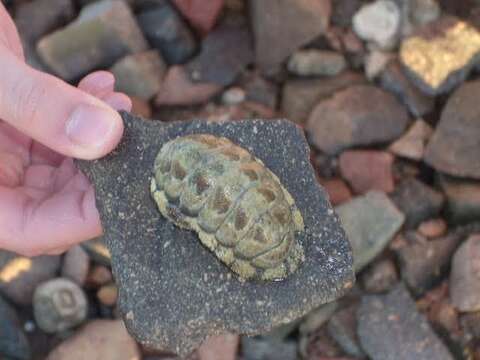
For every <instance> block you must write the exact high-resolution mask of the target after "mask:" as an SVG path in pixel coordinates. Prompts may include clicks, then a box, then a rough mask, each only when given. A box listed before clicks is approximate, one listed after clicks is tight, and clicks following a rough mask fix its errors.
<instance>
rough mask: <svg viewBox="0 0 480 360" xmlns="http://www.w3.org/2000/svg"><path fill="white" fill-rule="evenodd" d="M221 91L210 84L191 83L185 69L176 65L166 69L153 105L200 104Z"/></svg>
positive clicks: (218, 86)
mask: <svg viewBox="0 0 480 360" xmlns="http://www.w3.org/2000/svg"><path fill="white" fill-rule="evenodd" d="M221 89H222V87H221V86H220V85H216V84H212V83H193V82H192V81H191V80H190V78H189V77H188V74H187V72H186V71H185V68H184V67H182V66H177V65H176V66H172V67H170V69H168V72H167V74H166V75H165V78H164V80H163V84H162V88H161V89H160V92H159V93H158V94H157V98H156V99H155V103H156V105H158V106H163V105H168V106H172V105H196V104H201V103H204V102H206V101H208V100H209V99H210V98H212V97H213V96H214V95H216V94H217V93H219V92H220V91H221Z"/></svg>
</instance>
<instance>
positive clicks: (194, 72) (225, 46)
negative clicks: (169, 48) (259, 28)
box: [186, 24, 253, 86]
mask: <svg viewBox="0 0 480 360" xmlns="http://www.w3.org/2000/svg"><path fill="white" fill-rule="evenodd" d="M252 62H253V49H252V45H251V37H250V33H249V31H248V29H247V28H246V27H245V26H239V25H229V24H222V25H221V26H219V27H217V28H216V29H215V30H214V31H212V32H211V33H210V34H209V35H208V36H207V37H206V38H205V39H204V40H203V42H202V48H201V50H200V53H199V54H198V56H197V57H195V58H194V59H193V60H192V61H190V62H189V63H188V64H187V66H186V69H187V72H188V74H189V76H190V78H191V79H192V80H193V81H195V82H201V83H213V84H218V85H221V86H228V85H230V84H232V83H233V82H234V81H235V79H236V78H237V77H238V76H239V74H240V73H241V72H242V71H243V70H244V69H245V68H246V67H247V65H249V64H250V63H252Z"/></svg>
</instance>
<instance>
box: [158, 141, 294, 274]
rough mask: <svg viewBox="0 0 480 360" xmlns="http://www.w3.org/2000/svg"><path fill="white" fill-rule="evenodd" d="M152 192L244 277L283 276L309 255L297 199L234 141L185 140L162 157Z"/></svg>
mask: <svg viewBox="0 0 480 360" xmlns="http://www.w3.org/2000/svg"><path fill="white" fill-rule="evenodd" d="M154 173H155V176H154V178H153V179H152V183H151V192H152V195H153V198H154V199H155V201H156V203H157V205H158V208H159V210H160V212H161V213H162V215H163V216H165V217H166V218H167V219H169V220H171V221H172V222H173V223H175V225H177V226H179V227H182V228H185V229H189V230H194V231H195V232H197V233H198V236H199V238H200V241H201V242H202V244H203V245H205V246H206V247H207V248H208V249H210V250H211V251H212V252H213V253H215V255H216V256H217V258H219V259H220V260H221V261H222V262H223V263H224V264H226V265H227V266H228V267H229V268H230V269H231V270H232V271H233V272H234V273H236V274H237V275H238V276H239V277H240V279H241V280H245V279H254V280H267V281H268V280H281V279H284V278H285V277H287V276H288V275H289V274H291V273H293V272H294V271H295V270H296V269H297V268H298V266H299V264H300V263H301V262H302V261H303V259H304V253H303V248H302V246H301V245H300V243H299V242H298V241H297V240H296V238H295V233H296V232H298V231H303V230H304V225H303V218H302V215H301V214H300V212H299V210H298V209H297V207H296V206H295V203H294V200H293V198H292V196H291V195H290V194H289V193H288V191H287V190H286V189H285V188H284V187H283V186H282V184H281V183H280V180H279V179H278V178H277V176H275V174H273V173H272V172H271V171H270V170H269V169H267V168H266V167H265V165H264V164H263V163H262V161H261V160H259V159H257V158H255V157H254V156H253V155H251V154H250V153H249V152H248V151H247V150H245V149H243V148H241V147H240V146H238V145H235V144H234V143H232V142H231V141H230V140H228V139H226V138H222V137H216V136H213V135H208V134H197V135H188V136H183V137H178V138H176V139H174V140H171V141H169V142H167V143H166V144H164V145H163V146H162V148H161V149H160V152H159V153H158V155H157V158H156V159H155V166H154Z"/></svg>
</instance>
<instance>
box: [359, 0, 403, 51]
mask: <svg viewBox="0 0 480 360" xmlns="http://www.w3.org/2000/svg"><path fill="white" fill-rule="evenodd" d="M400 19H401V13H400V9H399V8H398V6H397V4H396V3H395V2H394V1H390V0H376V1H374V2H372V3H369V4H365V5H363V6H362V7H361V8H360V9H359V10H358V11H357V12H356V14H355V15H354V17H353V19H352V25H353V30H354V31H355V33H356V34H357V35H358V36H359V37H360V38H361V39H363V40H365V41H371V42H373V43H374V44H375V45H376V46H377V47H378V48H380V49H383V50H390V49H392V48H394V47H395V45H396V42H397V39H398V35H399V29H400V21H401V20H400Z"/></svg>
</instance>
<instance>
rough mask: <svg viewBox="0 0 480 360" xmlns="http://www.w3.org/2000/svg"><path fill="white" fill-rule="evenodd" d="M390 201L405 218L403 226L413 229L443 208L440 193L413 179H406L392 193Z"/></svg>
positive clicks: (442, 198)
mask: <svg viewBox="0 0 480 360" xmlns="http://www.w3.org/2000/svg"><path fill="white" fill-rule="evenodd" d="M391 198H392V201H393V202H394V203H395V205H396V206H397V207H398V208H399V209H400V211H402V212H403V213H404V214H405V216H406V221H405V226H406V227H407V228H415V227H417V226H418V225H419V224H420V223H421V222H422V221H425V220H428V219H431V218H433V217H435V216H437V215H438V214H439V213H440V211H441V210H442V208H443V203H444V196H443V194H442V193H440V192H438V191H436V190H434V189H432V188H431V187H429V186H427V185H425V184H424V183H423V182H421V181H419V180H417V179H415V178H407V179H405V180H403V181H402V182H401V183H400V184H398V185H397V186H396V188H395V191H394V192H393V193H392V196H391Z"/></svg>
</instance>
